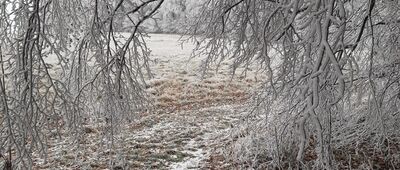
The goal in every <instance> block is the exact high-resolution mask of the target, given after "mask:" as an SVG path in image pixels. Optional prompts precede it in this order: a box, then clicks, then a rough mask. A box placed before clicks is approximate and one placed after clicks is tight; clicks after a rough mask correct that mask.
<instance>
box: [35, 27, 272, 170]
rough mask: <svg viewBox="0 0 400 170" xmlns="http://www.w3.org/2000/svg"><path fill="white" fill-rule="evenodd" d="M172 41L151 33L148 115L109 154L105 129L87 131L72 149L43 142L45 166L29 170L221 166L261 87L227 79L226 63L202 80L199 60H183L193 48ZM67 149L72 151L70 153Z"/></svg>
mask: <svg viewBox="0 0 400 170" xmlns="http://www.w3.org/2000/svg"><path fill="white" fill-rule="evenodd" d="M179 38H180V36H179V35H163V34H155V35H151V38H149V39H148V46H149V48H151V49H152V55H151V60H152V62H151V66H150V67H151V70H152V73H153V76H154V78H152V79H148V80H147V86H146V91H147V92H148V93H149V94H150V96H151V99H152V101H154V107H155V109H154V110H153V111H151V112H148V113H143V114H142V115H139V116H137V119H136V120H134V121H133V122H132V123H130V124H128V125H127V126H124V127H122V128H121V133H119V134H118V135H116V136H115V138H114V139H113V140H114V142H115V143H114V144H115V145H114V148H113V149H112V150H109V149H102V148H104V146H105V145H107V144H109V142H110V140H107V139H106V137H105V136H104V131H105V130H106V129H107V128H109V127H106V126H105V125H104V124H97V125H87V126H85V127H84V131H85V132H84V135H83V136H82V139H80V140H79V141H78V142H79V144H78V145H77V146H75V145H71V143H70V142H71V141H72V139H70V138H68V134H65V133H64V134H63V133H61V137H62V138H61V139H59V138H58V137H57V135H53V136H50V137H49V138H50V140H49V141H48V146H47V147H48V151H49V153H48V160H47V162H44V160H43V159H41V158H39V155H35V157H36V158H35V159H34V162H35V169H107V168H109V167H114V169H118V168H125V169H190V168H195V169H198V168H212V166H216V165H218V166H220V167H223V166H224V163H223V159H221V155H218V154H216V153H217V152H219V151H221V148H222V147H223V144H224V142H223V140H225V139H226V138H227V137H228V136H229V135H230V129H231V128H232V127H233V126H234V124H235V122H237V121H238V120H239V119H240V117H241V115H242V114H244V113H245V112H246V109H245V108H246V107H244V106H245V105H246V101H247V100H248V99H249V98H250V96H251V94H252V93H253V90H254V89H256V88H257V86H258V85H260V79H263V78H265V77H263V76H262V73H261V72H260V73H257V71H256V70H255V69H254V70H249V71H248V73H247V76H243V75H240V74H238V75H235V76H233V77H232V75H231V73H230V68H229V66H228V65H229V63H223V64H222V66H221V68H220V69H219V70H218V72H216V71H215V70H213V69H210V70H209V71H208V72H207V73H206V75H205V76H204V79H201V77H202V74H201V71H200V69H199V67H200V64H201V62H202V60H203V59H204V58H190V56H191V52H192V49H193V48H194V45H193V44H190V43H185V44H180V43H179V42H178V40H179ZM72 146H74V147H72Z"/></svg>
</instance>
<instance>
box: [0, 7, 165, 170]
mask: <svg viewBox="0 0 400 170" xmlns="http://www.w3.org/2000/svg"><path fill="white" fill-rule="evenodd" d="M163 2H164V1H163V0H148V1H125V0H118V1H114V0H93V1H81V0H30V1H23V0H3V1H1V2H0V57H1V58H0V59H1V71H0V73H1V74H0V75H1V80H0V87H1V93H0V94H1V102H0V103H1V105H0V106H1V125H2V126H1V129H0V133H1V137H0V147H1V149H0V151H1V154H2V155H5V153H9V156H10V157H11V155H13V158H12V161H13V164H14V165H16V166H14V167H20V168H22V169H29V168H30V167H32V156H31V154H32V152H33V151H37V152H39V153H40V154H41V156H42V157H44V158H45V160H46V150H47V148H46V146H47V144H46V142H47V138H48V137H49V135H51V134H59V133H60V131H63V130H64V131H65V132H66V133H68V134H70V135H71V136H76V138H75V139H79V138H80V135H81V134H82V125H83V124H87V123H89V122H103V123H104V124H106V127H107V128H106V129H107V130H108V131H107V133H106V135H105V136H106V137H107V138H108V139H109V141H111V143H112V141H113V136H114V135H113V134H114V133H116V132H118V125H120V124H122V123H123V122H125V121H129V120H132V119H133V118H134V113H137V112H139V111H143V110H144V109H147V108H148V107H147V106H148V104H149V103H148V102H147V101H146V100H147V98H146V95H145V94H144V93H143V90H142V88H143V86H144V77H145V76H151V73H150V71H149V68H148V61H149V59H148V57H149V53H150V50H149V49H148V48H147V46H146V45H145V43H144V37H145V36H146V34H144V33H143V31H142V30H143V28H142V27H141V24H142V23H143V22H144V21H145V20H147V19H149V18H151V17H152V16H153V15H154V14H155V12H156V11H157V9H158V8H159V7H160V5H161V4H162V3H163ZM121 21H127V22H129V23H130V24H127V25H126V27H128V28H121V24H120V23H121ZM121 29H123V30H129V32H128V33H126V34H118V33H117V31H118V30H121ZM59 137H60V138H61V135H59ZM76 142H78V141H76ZM7 158H8V156H7ZM8 161H10V160H8Z"/></svg>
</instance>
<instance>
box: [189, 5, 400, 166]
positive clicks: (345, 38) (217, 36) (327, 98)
mask: <svg viewBox="0 0 400 170" xmlns="http://www.w3.org/2000/svg"><path fill="white" fill-rule="evenodd" d="M388 4H390V5H388ZM204 6H205V8H204V10H203V11H202V14H201V15H200V16H202V17H200V18H198V19H197V20H196V23H197V25H195V27H196V28H193V29H192V30H195V31H196V32H194V33H202V34H203V35H204V37H205V38H204V39H202V40H203V41H202V42H203V43H202V44H200V45H199V46H198V49H199V50H203V51H205V52H206V53H208V55H209V57H208V58H207V59H206V60H205V63H206V65H210V64H216V65H218V63H219V62H217V61H219V60H223V59H225V58H228V57H229V58H232V59H233V60H234V64H233V70H235V69H236V68H238V67H240V66H243V67H244V66H246V65H248V63H252V62H258V63H260V65H262V66H263V67H264V68H265V69H266V73H267V76H268V80H267V81H266V82H267V83H268V86H267V87H266V91H267V93H268V94H267V95H271V96H273V97H272V98H270V100H272V101H271V102H266V103H269V105H270V106H268V108H274V107H276V109H272V110H275V111H276V112H275V114H278V113H279V115H280V116H278V115H274V118H275V119H273V120H271V121H275V122H279V120H280V119H287V118H290V119H292V120H293V122H292V125H291V126H292V127H296V128H293V131H291V132H293V133H296V134H297V135H296V136H297V137H296V138H293V137H292V136H283V137H287V138H290V140H288V141H295V142H296V143H297V144H298V145H297V146H298V147H297V148H296V150H297V151H298V152H297V154H296V156H295V158H296V160H297V162H301V163H304V156H305V154H306V148H307V146H309V140H310V138H313V139H315V142H316V148H315V150H316V153H317V155H318V156H317V159H318V160H317V161H316V163H317V164H315V165H314V166H316V167H319V168H331V165H332V162H333V160H332V155H331V153H332V148H331V146H332V145H333V143H332V141H333V140H336V141H339V140H340V139H339V137H335V135H334V134H338V133H342V134H343V133H344V131H346V130H344V129H343V128H341V126H343V124H346V126H353V125H352V124H351V123H350V122H347V121H343V118H344V117H346V118H350V119H358V118H360V117H369V118H370V119H369V120H370V121H371V122H374V121H375V122H376V123H378V122H379V123H380V124H382V125H383V124H386V123H388V122H385V121H383V119H380V118H377V117H376V116H372V115H374V114H375V113H377V111H379V110H380V109H379V107H380V106H378V104H373V105H369V104H367V103H369V102H372V103H376V102H375V101H374V100H375V99H373V98H375V97H373V96H377V95H376V94H374V93H376V92H375V91H379V90H378V89H380V88H382V87H378V86H379V85H377V83H375V79H376V77H374V76H371V74H372V73H373V72H374V71H373V70H374V69H375V67H376V65H377V63H381V62H383V61H384V60H386V58H376V57H375V56H377V55H379V56H381V55H384V54H385V53H386V52H384V51H382V50H384V49H385V47H383V46H385V45H383V44H386V45H388V44H387V43H385V42H387V40H389V39H391V38H389V37H390V36H388V35H389V34H387V33H384V32H386V31H388V32H392V30H393V27H397V26H398V22H397V20H398V16H399V14H398V12H394V11H393V10H390V9H391V8H395V7H398V6H399V4H398V3H397V2H394V3H389V2H381V1H379V2H377V1H374V0H370V1H368V2H366V1H345V0H317V1H307V0H284V1H264V0H244V1H242V0H238V1H211V0H208V1H206V2H205V3H204ZM389 11H391V12H389ZM390 13H394V15H395V17H393V16H391V14H390ZM388 17H389V18H391V19H389V20H387V19H388ZM218 18H219V19H218ZM381 23H391V24H390V26H389V25H388V26H387V27H386V26H385V27H384V26H383V25H384V24H381ZM378 25H379V27H378ZM381 26H382V27H381ZM197 28H202V30H197ZM377 30H379V32H381V33H380V34H379V35H378V34H377V32H378V31H377ZM390 35H391V36H394V35H393V34H390ZM396 37H398V36H396ZM392 43H393V42H391V43H389V44H392ZM378 44H379V45H378ZM392 45H393V44H392ZM379 46H381V47H379ZM371 47H372V48H371ZM378 51H379V52H378ZM367 56H369V57H367ZM394 58H398V55H397V56H392V59H394ZM233 72H234V71H233ZM368 75H370V76H368ZM368 79H369V80H368ZM368 84H371V85H368ZM363 87H367V89H364V90H363V92H361V93H360V92H359V91H355V89H359V88H363ZM357 96H358V97H357ZM356 98H361V99H360V100H361V103H358V104H356V105H355V104H354V102H353V100H355V99H356ZM384 98H385V97H384ZM344 99H346V100H344ZM371 99H373V100H371ZM365 101H368V102H367V103H366V102H365ZM370 106H372V107H370ZM264 107H267V106H264ZM368 107H370V109H372V108H373V110H374V111H371V112H369V113H365V114H363V113H360V112H359V111H360V110H362V109H365V108H368ZM287 108H290V109H287ZM372 112H374V113H372ZM379 112H380V113H381V111H379ZM392 112H393V111H392ZM358 114H361V115H358ZM269 115H271V113H269ZM350 115H353V116H350ZM354 115H357V116H354ZM377 115H382V114H377ZM379 117H384V116H383V115H382V116H379ZM268 123H271V124H272V123H274V122H268ZM274 124H275V123H274ZM278 125H279V126H280V127H281V128H280V130H282V133H283V134H285V132H284V131H290V128H286V127H287V126H283V125H281V124H279V123H278ZM367 126H368V125H366V124H365V128H367V129H369V130H370V131H369V133H370V134H373V133H375V132H373V131H374V130H372V129H371V128H369V127H367ZM268 127H269V126H267V129H268ZM380 129H385V128H380ZM270 132H271V133H272V132H273V131H270ZM346 132H347V131H346ZM357 132H359V131H357ZM352 133H355V132H352ZM379 133H386V132H382V131H381V132H379ZM363 135H364V136H362V137H363V138H365V137H366V136H368V135H366V134H363ZM352 140H354V139H352ZM289 143H290V142H289ZM335 144H337V143H335ZM277 145H278V144H277ZM279 146H281V147H282V145H279ZM278 150H280V149H278ZM278 155H280V154H278ZM279 159H280V158H279ZM276 162H280V161H276ZM279 166H281V165H279Z"/></svg>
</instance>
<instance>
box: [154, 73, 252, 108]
mask: <svg viewBox="0 0 400 170" xmlns="http://www.w3.org/2000/svg"><path fill="white" fill-rule="evenodd" d="M253 85H254V82H253V81H252V80H249V79H243V80H237V81H230V80H218V81H216V80H210V79H206V80H203V81H199V82H190V81H189V80H187V79H182V78H178V79H165V80H154V81H152V82H151V83H150V85H149V88H148V92H149V93H150V94H152V96H153V98H154V100H155V106H156V107H157V108H158V109H163V110H173V111H175V110H189V109H199V108H204V107H210V106H216V105H221V104H232V103H239V102H244V101H246V100H247V99H248V98H249V96H250V95H249V89H248V87H249V86H253Z"/></svg>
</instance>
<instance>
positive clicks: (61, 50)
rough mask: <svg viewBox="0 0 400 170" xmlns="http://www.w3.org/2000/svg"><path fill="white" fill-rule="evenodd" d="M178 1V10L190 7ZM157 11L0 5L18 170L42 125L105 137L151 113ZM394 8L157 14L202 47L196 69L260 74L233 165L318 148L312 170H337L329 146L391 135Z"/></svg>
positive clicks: (395, 87) (285, 3)
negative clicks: (247, 135) (94, 128)
mask: <svg viewBox="0 0 400 170" xmlns="http://www.w3.org/2000/svg"><path fill="white" fill-rule="evenodd" d="M174 2H175V1H174ZM176 2H179V3H181V7H182V8H185V9H181V12H182V11H185V10H186V6H187V2H190V1H189V0H188V1H176ZM164 4H166V2H164V0H143V1H136V0H117V1H114V0H87V1H81V0H30V1H25V0H3V1H1V2H0V11H1V12H0V30H1V31H0V57H1V58H0V59H1V71H0V73H1V74H0V75H1V78H0V79H1V80H0V87H1V93H0V94H1V102H0V103H1V112H2V114H1V116H2V118H1V119H2V120H1V121H2V126H1V129H0V133H1V138H0V147H2V148H5V149H6V150H10V153H11V148H13V150H16V154H17V159H15V160H14V161H15V162H16V164H21V165H23V166H25V167H29V166H30V165H31V163H32V160H31V158H30V152H31V150H32V149H34V148H36V149H39V150H40V151H41V154H42V155H43V156H44V157H45V155H46V146H45V145H44V144H43V140H44V136H43V133H47V132H48V131H49V129H48V128H46V127H47V126H48V125H49V124H56V125H57V127H60V128H61V126H60V125H59V122H61V120H62V121H63V122H65V126H63V127H65V128H67V129H69V130H70V132H71V134H74V135H77V136H79V133H78V131H79V129H80V128H81V127H82V123H84V122H85V121H86V119H94V118H93V117H91V116H90V115H93V114H95V115H96V116H95V117H96V119H99V121H104V122H106V123H110V124H112V125H113V126H111V127H112V128H111V129H110V130H109V131H108V132H107V133H108V134H109V135H110V136H112V135H113V134H114V133H117V131H118V126H119V125H120V124H122V123H124V122H127V121H129V120H130V119H132V116H131V115H132V114H134V113H138V112H141V111H144V110H149V109H151V102H148V100H147V99H148V98H147V94H146V93H145V92H144V91H143V88H144V87H145V86H146V82H145V79H146V78H147V77H152V73H151V70H150V69H149V55H150V52H151V50H150V49H149V48H148V47H147V46H146V42H145V40H144V38H145V37H146V36H148V35H147V31H148V30H151V29H148V28H146V23H147V22H150V21H149V20H150V19H152V18H154V16H155V15H156V14H157V11H158V10H160V8H162V7H163V5H164ZM399 8H400V3H399V2H398V1H395V0H388V1H384V0H352V1H349V0H204V1H201V4H200V5H198V6H197V5H196V6H195V7H193V8H192V9H196V10H193V11H197V12H198V14H197V15H190V16H189V15H186V14H181V13H179V14H177V13H168V14H165V16H167V15H168V16H167V17H168V18H172V19H174V18H176V17H180V18H184V21H185V22H183V21H182V22H179V23H180V24H183V25H182V26H179V27H181V28H182V30H185V31H186V32H185V33H186V34H189V35H192V40H196V41H197V42H199V43H198V46H197V48H196V49H195V50H196V51H195V52H194V57H196V54H197V55H207V56H208V57H207V59H206V60H204V64H203V65H202V68H203V71H204V70H207V68H209V67H211V66H217V67H218V66H219V64H220V63H221V61H224V60H227V59H231V60H233V64H232V74H237V73H236V70H237V68H239V67H242V68H243V67H244V68H247V67H248V66H249V65H251V64H256V65H258V66H259V67H260V68H262V69H263V70H264V71H265V73H266V74H267V75H268V78H267V79H266V80H265V86H264V87H263V88H262V89H260V91H259V92H260V94H258V95H256V96H257V97H255V99H254V101H252V102H253V104H254V106H253V108H254V109H253V110H252V111H251V112H250V113H249V115H265V117H266V119H263V122H262V123H261V122H259V121H256V122H254V123H249V124H247V125H245V126H248V127H249V129H252V131H253V132H256V133H254V136H253V137H252V138H251V139H246V140H243V141H242V142H250V141H253V143H255V144H254V145H246V147H248V148H247V151H239V150H236V151H234V152H237V154H236V156H237V157H236V159H238V160H241V161H243V162H246V163H249V162H251V160H253V159H254V158H255V159H261V158H258V157H257V154H261V153H259V152H263V153H262V154H267V155H268V157H271V158H272V160H273V161H272V163H271V164H270V165H269V166H271V167H279V168H288V167H294V166H299V167H301V166H308V165H305V164H304V161H305V159H306V158H305V156H306V155H307V148H308V147H309V146H310V145H313V144H314V143H315V151H316V155H317V160H315V161H314V163H313V165H312V166H313V167H315V168H317V169H320V168H321V169H332V168H333V169H335V166H334V163H335V161H336V159H335V158H334V153H333V152H334V151H335V149H337V148H340V147H345V146H348V145H351V144H354V143H356V142H357V141H368V143H372V144H374V143H377V144H384V143H385V142H386V143H387V142H389V141H391V140H393V138H398V137H399V131H398V129H399V124H400V122H399V121H400V117H399V115H400V114H399V107H400V105H399V104H400V73H399V69H400V56H399V55H400V45H399V35H400V12H399V11H400V10H399ZM187 12H189V13H190V11H187ZM178 15H179V16H178ZM155 20H156V21H157V19H155ZM163 24H165V23H163ZM170 29H172V28H170ZM264 132H265V133H264ZM110 139H112V137H111V138H110ZM249 140H250V141H249ZM254 141H258V142H260V141H262V142H265V145H261V146H260V145H259V143H257V142H254ZM238 142H239V144H240V142H241V141H240V140H239V141H238ZM313 142H314V143H313ZM28 143H29V145H28ZM242 146H243V147H245V145H242ZM260 148H262V149H260ZM247 152H248V153H247ZM389 157H390V156H389ZM390 159H393V158H392V157H390ZM397 161H398V160H397ZM259 166H260V165H259Z"/></svg>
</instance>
